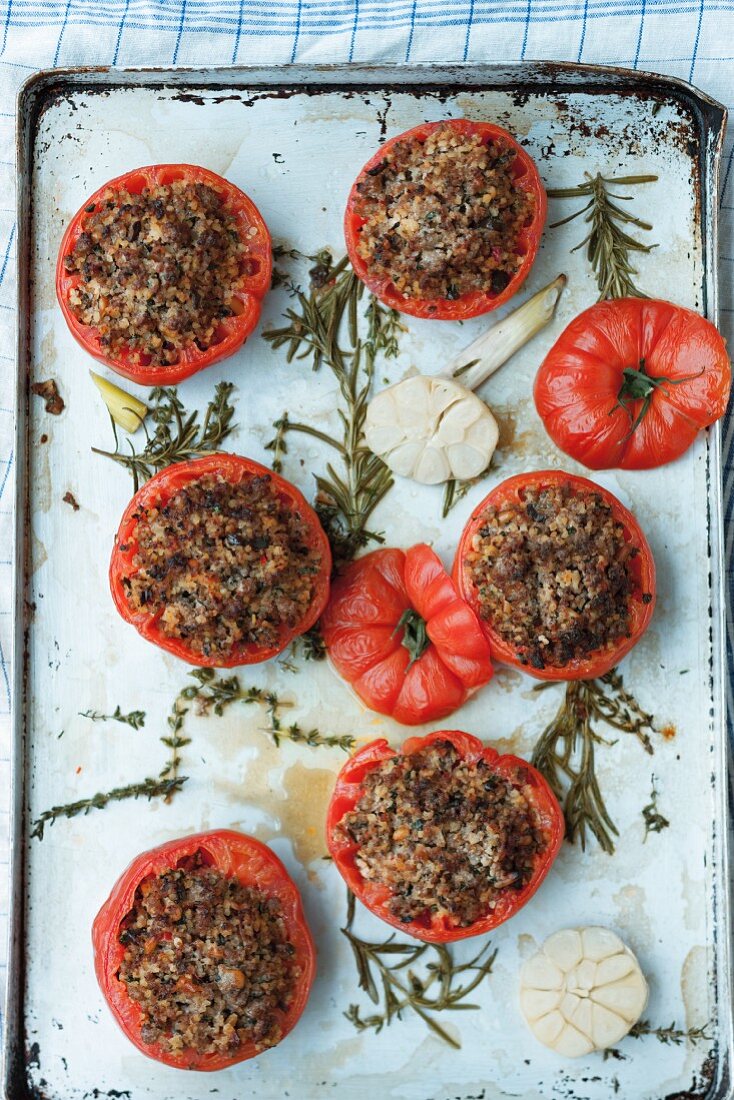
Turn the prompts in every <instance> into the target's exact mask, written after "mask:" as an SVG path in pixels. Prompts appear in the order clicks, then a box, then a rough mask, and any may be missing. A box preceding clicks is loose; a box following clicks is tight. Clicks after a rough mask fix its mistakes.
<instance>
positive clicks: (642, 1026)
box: [604, 1020, 714, 1062]
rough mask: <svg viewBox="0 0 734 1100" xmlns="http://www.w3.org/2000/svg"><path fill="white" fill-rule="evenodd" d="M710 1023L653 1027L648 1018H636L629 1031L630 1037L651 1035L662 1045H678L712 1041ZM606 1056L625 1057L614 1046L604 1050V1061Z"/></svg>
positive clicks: (622, 1058) (621, 1060) (621, 1059)
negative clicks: (700, 1025) (694, 1025)
mask: <svg viewBox="0 0 734 1100" xmlns="http://www.w3.org/2000/svg"><path fill="white" fill-rule="evenodd" d="M710 1026H711V1025H710V1024H703V1026H702V1027H689V1028H687V1029H684V1028H681V1027H678V1026H677V1025H676V1023H675V1021H673V1023H672V1024H669V1025H668V1027H653V1026H652V1024H651V1023H650V1021H649V1020H638V1021H637V1023H636V1024H635V1025H634V1026H633V1027H632V1029H631V1030H630V1032H629V1038H630V1039H644V1038H645V1037H646V1036H648V1035H651V1036H653V1037H654V1038H655V1039H657V1040H658V1042H659V1043H662V1045H663V1046H666V1047H668V1046H674V1047H680V1046H683V1044H684V1043H693V1044H694V1045H695V1044H696V1043H702V1042H707V1043H712V1042H713V1041H714V1036H713V1035H710V1034H709V1032H708V1028H709V1027H710ZM608 1058H616V1059H617V1061H620V1062H623V1061H624V1060H625V1058H626V1055H625V1054H622V1052H621V1051H620V1050H618V1049H617V1048H616V1047H607V1049H606V1050H605V1051H604V1061H605V1062H606V1061H607V1059H608Z"/></svg>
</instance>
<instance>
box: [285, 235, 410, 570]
mask: <svg viewBox="0 0 734 1100" xmlns="http://www.w3.org/2000/svg"><path fill="white" fill-rule="evenodd" d="M309 259H311V260H312V261H313V262H314V266H313V267H312V268H311V269H310V272H309V274H310V277H311V282H310V287H309V292H308V294H306V293H304V292H303V291H302V290H300V289H299V290H297V293H296V301H297V305H296V306H295V307H292V308H289V309H287V310H286V313H285V316H286V318H287V320H288V324H287V325H284V326H283V327H281V328H278V329H273V330H271V331H270V332H266V333H264V336H265V339H266V340H267V341H268V342H269V343H270V344H271V346H272V347H273V348H274V349H276V350H277V349H278V348H285V349H286V359H287V361H288V362H289V363H290V362H291V361H292V360H293V359H294V358H296V359H308V358H310V359H311V365H312V368H313V370H315V371H317V370H319V369H320V368H321V367H322V366H323V365H324V364H325V365H326V366H327V367H328V368H329V369H330V370H331V371H332V373H333V375H334V377H335V378H336V380H337V382H338V384H339V391H340V395H341V400H342V405H343V407H341V408H339V410H338V411H339V419H340V423H341V438H334V437H332V436H331V435H330V434H329V433H328V432H325V431H322V430H321V429H320V428H317V427H314V426H313V425H311V424H306V423H304V422H302V421H298V420H292V419H291V418H290V416H289V414H288V412H287V411H286V412H284V413H283V415H282V416H281V417H280V418H279V419H278V420H276V421H275V423H274V425H273V426H274V428H275V430H276V434H275V436H274V438H273V439H272V440H271V441H270V442H269V443H268V444H267V449H268V450H271V451H272V452H273V469H274V470H276V471H279V470H281V469H282V467H283V459H284V457H285V455H286V454H287V453H288V446H287V441H286V436H287V435H288V433H290V432H298V433H301V434H302V435H308V436H311V437H312V438H313V439H317V440H319V442H321V443H323V444H325V445H326V446H327V447H329V449H330V450H332V451H333V452H334V454H335V455H336V457H337V459H338V463H339V465H340V466H341V467H342V469H341V470H337V468H336V465H335V464H334V463H332V462H328V463H327V465H326V470H325V473H323V474H320V475H317V476H316V486H317V490H318V492H317V497H316V511H317V512H318V514H319V518H320V519H321V522H322V524H323V526H324V529H325V531H326V533H327V535H328V536H329V540H330V542H331V545H332V549H333V551H334V559H335V562H336V564H337V565H338V564H341V563H342V562H345V561H349V560H350V559H351V558H353V557H354V555H355V554H356V552H357V551H358V550H359V549H360V547H362V546H366V545H367V544H368V543H369V542H378V543H379V542H382V541H383V537H382V535H381V534H379V533H378V532H376V531H371V530H369V528H368V523H369V520H370V517H371V516H372V513H373V512H374V510H375V508H376V507H377V505H378V504H379V503H380V501H381V500H382V499H383V497H384V496H385V495H386V494H387V493H388V492H389V490H390V489H391V487H392V485H393V477H392V474H391V473H390V470H389V469H388V467H387V466H386V465H385V463H384V462H383V461H382V459H380V458H378V457H377V456H376V455H374V454H372V452H371V451H370V450H369V449H368V448H367V446H366V445H365V443H364V421H365V416H366V415H367V405H368V402H369V398H370V394H371V391H372V383H373V379H374V373H375V363H376V360H377V358H378V356H379V355H384V356H385V357H391V356H394V355H396V354H397V351H398V334H399V332H400V331H401V330H402V327H403V326H402V324H401V322H400V316H399V314H398V313H397V312H396V311H395V310H393V309H386V308H385V307H384V306H383V305H382V304H381V303H380V302H379V301H378V300H377V299H376V298H374V297H373V296H372V295H368V302H367V306H366V309H365V310H363V311H362V318H361V319H360V309H359V306H360V303H361V302H362V300H363V298H364V295H365V288H364V284H363V283H362V282H361V281H360V280H359V279H358V278H357V277H356V275H355V274H354V272H353V271H352V269H351V267H350V266H349V261H348V260H347V258H346V257H345V258H344V259H342V260H340V261H339V262H338V263H336V264H335V263H334V261H333V259H332V257H331V254H330V253H329V252H328V251H326V250H323V251H321V252H319V253H317V254H316V255H314V256H311V257H309ZM361 329H364V331H363V332H361Z"/></svg>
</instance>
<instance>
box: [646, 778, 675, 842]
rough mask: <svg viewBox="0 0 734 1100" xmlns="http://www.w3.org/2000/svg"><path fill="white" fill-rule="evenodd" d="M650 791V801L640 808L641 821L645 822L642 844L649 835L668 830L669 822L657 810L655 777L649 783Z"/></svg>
mask: <svg viewBox="0 0 734 1100" xmlns="http://www.w3.org/2000/svg"><path fill="white" fill-rule="evenodd" d="M651 785H652V789H651V791H650V801H649V802H648V804H647V806H643V808H642V811H641V812H642V819H643V821H644V822H645V835H644V837H643V838H642V843H643V844H645V843H646V841H647V838H648V836H649V835H650V833H662V831H663V829H668V828H670V822H669V821H668V819H667V817H663V815H662V814H661V813H660V811H659V810H658V789H657V787H656V786H655V776H653V777H652V781H651Z"/></svg>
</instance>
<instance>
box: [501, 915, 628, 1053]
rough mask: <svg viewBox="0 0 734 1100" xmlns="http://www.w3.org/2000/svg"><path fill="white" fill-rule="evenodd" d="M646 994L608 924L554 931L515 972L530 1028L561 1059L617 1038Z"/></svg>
mask: <svg viewBox="0 0 734 1100" xmlns="http://www.w3.org/2000/svg"><path fill="white" fill-rule="evenodd" d="M647 994H648V988H647V982H646V981H645V976H644V974H643V973H642V970H641V969H640V964H639V963H638V961H637V959H636V958H635V956H634V955H633V954H632V952H631V951H630V949H629V948H628V947H626V946H625V944H624V943H622V941H621V940H620V938H619V936H617V935H615V934H614V932H610V931H609V929H608V928H598V927H593V926H592V927H588V928H564V929H563V930H562V931H561V932H555V933H554V934H553V935H552V936H549V937H548V939H547V940H546V941H545V943H544V944H543V946H542V948H541V950H540V951H539V952H538V954H537V955H534V956H533V958H532V959H529V960H528V961H527V962H526V963H525V965H524V966H523V968H522V972H521V975H520V1006H521V1008H522V1012H523V1016H524V1017H525V1020H526V1022H527V1024H528V1026H529V1028H530V1030H531V1031H532V1033H533V1034H534V1035H535V1038H536V1039H538V1040H539V1041H540V1042H541V1043H543V1044H544V1045H545V1046H547V1047H550V1048H551V1050H555V1051H556V1053H557V1054H561V1055H563V1056H564V1057H565V1058H580V1057H582V1056H583V1055H585V1054H590V1053H591V1051H593V1050H606V1049H607V1047H610V1046H614V1044H615V1043H618V1042H619V1041H620V1039H623V1038H624V1036H625V1035H626V1034H627V1033H628V1032H629V1030H630V1028H632V1027H633V1026H634V1024H636V1023H637V1021H638V1020H639V1018H640V1016H641V1015H642V1013H643V1011H644V1009H645V1005H646V1004H647Z"/></svg>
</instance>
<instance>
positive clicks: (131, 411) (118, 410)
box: [89, 370, 148, 435]
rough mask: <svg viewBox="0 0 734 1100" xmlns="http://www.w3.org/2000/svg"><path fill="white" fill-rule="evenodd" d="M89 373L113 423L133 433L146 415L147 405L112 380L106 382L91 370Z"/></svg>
mask: <svg viewBox="0 0 734 1100" xmlns="http://www.w3.org/2000/svg"><path fill="white" fill-rule="evenodd" d="M89 373H90V374H91V376H92V380H93V381H94V384H95V386H96V387H97V389H98V390H99V392H100V393H101V394H102V400H103V401H104V403H105V405H106V406H107V408H108V410H109V414H110V416H111V417H112V419H113V420H114V422H115V424H117V425H119V427H121V428H124V430H125V431H126V432H129V433H130V434H131V435H132V434H133V433H135V432H136V431H137V430H138V428H139V427H140V425H141V424H142V423H143V421H144V420H145V418H146V416H147V415H148V406H147V405H144V404H143V402H142V401H139V400H138V398H137V397H133V395H132V394H130V393H127V391H126V390H123V389H120V387H119V386H116V385H115V384H114V382H108V381H107V379H106V378H102V376H101V375H99V374H95V373H94V371H93V370H90V372H89Z"/></svg>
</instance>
